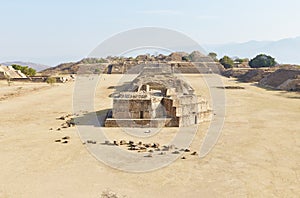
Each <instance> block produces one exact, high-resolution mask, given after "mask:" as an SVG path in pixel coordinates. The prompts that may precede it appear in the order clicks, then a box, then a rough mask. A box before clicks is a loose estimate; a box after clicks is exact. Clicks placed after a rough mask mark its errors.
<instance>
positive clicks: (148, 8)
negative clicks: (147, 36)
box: [0, 0, 300, 66]
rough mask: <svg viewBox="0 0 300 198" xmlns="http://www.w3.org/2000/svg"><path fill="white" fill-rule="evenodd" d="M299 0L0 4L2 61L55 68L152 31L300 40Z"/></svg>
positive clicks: (0, 0)
mask: <svg viewBox="0 0 300 198" xmlns="http://www.w3.org/2000/svg"><path fill="white" fill-rule="evenodd" d="M299 9H300V1H299V0H285V1H282V0H260V1H259V0H251V1H238V0H209V1H208V0H206V1H204V0H198V1H196V0H187V1H182V0H180V1H179V0H172V1H171V0H164V1H162V0H160V1H158V0H152V1H145V0H127V1H121V0H119V1H117V0H112V1H96V0H95V1H94V0H90V1H88V0H87V1H79V0H78V1H75V0H74V1H71V0H65V1H63V0H61V1H58V0H52V1H42V0H39V1H38V0H27V1H22V0H7V1H4V0H0V10H1V12H0V25H1V37H0V46H1V47H0V62H4V61H10V60H21V61H32V62H39V63H44V64H48V65H52V66H53V65H56V64H58V63H60V62H65V61H76V60H78V59H80V58H82V57H85V56H87V55H88V54H89V53H90V52H91V51H92V50H93V49H94V48H95V47H96V46H97V45H98V44H99V43H101V42H102V41H104V40H105V39H107V38H109V37H110V36H111V35H114V34H116V33H118V32H122V31H125V30H129V29H132V28H138V27H145V26H154V27H164V28H169V29H173V30H177V31H179V32H182V33H184V34H186V35H188V36H190V37H191V38H193V39H194V40H196V41H197V42H199V43H200V44H211V43H216V44H219V43H229V42H246V41H249V40H279V39H283V38H288V37H296V36H300V25H299V19H300V12H299Z"/></svg>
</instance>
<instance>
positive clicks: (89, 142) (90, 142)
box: [86, 140, 97, 144]
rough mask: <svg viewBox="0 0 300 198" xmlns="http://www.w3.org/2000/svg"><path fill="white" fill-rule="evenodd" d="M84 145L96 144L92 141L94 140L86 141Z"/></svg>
mask: <svg viewBox="0 0 300 198" xmlns="http://www.w3.org/2000/svg"><path fill="white" fill-rule="evenodd" d="M86 143H88V144H96V143H97V142H96V141H94V140H87V141H86Z"/></svg>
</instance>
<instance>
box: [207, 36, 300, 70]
mask: <svg viewBox="0 0 300 198" xmlns="http://www.w3.org/2000/svg"><path fill="white" fill-rule="evenodd" d="M203 47H204V48H205V50H206V51H207V52H216V53H217V54H218V57H219V58H221V57H223V56H224V55H228V56H230V57H235V56H237V57H240V58H250V59H251V58H254V57H255V56H256V55H258V54H260V53H264V54H268V55H271V56H273V57H274V58H275V59H276V61H277V62H278V63H288V64H300V37H296V38H287V39H282V40H278V41H249V42H245V43H228V44H220V45H219V44H216V45H214V44H213V45H209V44H208V45H204V46H203Z"/></svg>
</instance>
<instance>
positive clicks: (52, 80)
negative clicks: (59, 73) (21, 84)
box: [46, 77, 56, 85]
mask: <svg viewBox="0 0 300 198" xmlns="http://www.w3.org/2000/svg"><path fill="white" fill-rule="evenodd" d="M46 83H48V84H50V85H53V84H54V83H56V78H54V77H49V78H47V80H46Z"/></svg>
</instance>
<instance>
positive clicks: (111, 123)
mask: <svg viewBox="0 0 300 198" xmlns="http://www.w3.org/2000/svg"><path fill="white" fill-rule="evenodd" d="M170 121H171V119H170V118H166V119H114V118H107V119H106V121H105V127H131V128H149V127H150V128H159V127H164V126H168V125H169V122H170Z"/></svg>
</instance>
